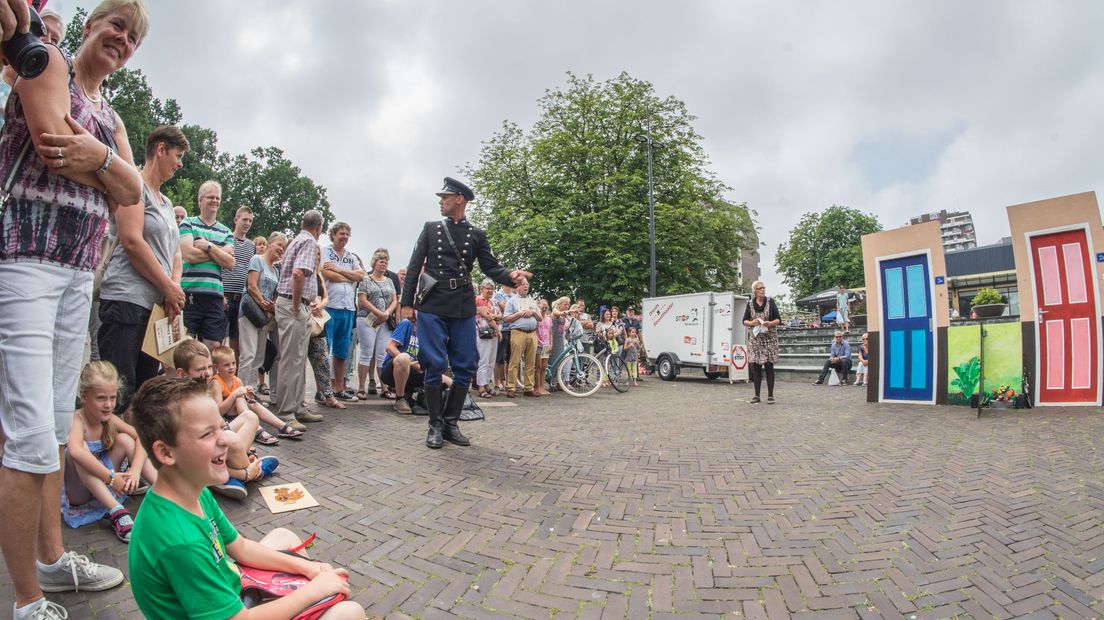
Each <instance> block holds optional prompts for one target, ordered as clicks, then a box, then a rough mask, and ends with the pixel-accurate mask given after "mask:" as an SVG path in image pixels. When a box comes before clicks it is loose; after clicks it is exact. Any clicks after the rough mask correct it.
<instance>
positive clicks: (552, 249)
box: [466, 73, 754, 305]
mask: <svg viewBox="0 0 1104 620" xmlns="http://www.w3.org/2000/svg"><path fill="white" fill-rule="evenodd" d="M537 105H538V106H539V108H540V110H541V116H540V118H539V119H538V120H537V121H536V123H534V125H533V127H532V128H530V129H529V130H528V131H526V130H523V129H522V128H521V127H519V126H518V125H517V124H516V123H513V122H510V121H506V122H504V123H503V125H502V128H501V130H499V131H498V132H497V133H495V134H494V135H493V136H492V137H491V138H490V139H488V140H486V141H485V142H484V143H483V145H482V149H481V152H480V157H479V161H478V162H477V163H476V164H474V165H469V166H468V168H467V170H466V173H467V174H468V176H469V178H470V179H471V180H472V182H473V183H474V185H475V190H476V195H477V196H476V203H475V204H474V205H472V206H471V207H470V214H471V216H472V218H473V220H474V221H476V222H477V223H478V224H480V225H481V226H483V227H485V228H486V230H487V234H488V237H489V238H490V240H491V244H492V246H493V247H494V248H495V251H496V253H497V254H498V255H499V257H500V259H501V260H502V262H503V264H505V265H508V266H518V267H525V268H528V270H529V271H532V272H533V274H534V275H533V282H532V286H533V289H534V290H535V291H536V292H537V293H539V294H541V295H544V296H552V295H561V294H568V295H572V296H577V297H578V296H581V297H584V298H586V299H588V300H593V301H602V302H610V303H616V304H621V305H627V304H636V303H639V301H640V299H641V298H643V297H645V296H647V295H648V286H649V273H650V271H649V238H648V175H647V150H646V148H644V147H643V146H642V145H641V144H640V143H639V142H638V141H637V140H636V139H634V136H636V135H638V134H644V133H646V132H647V131H648V130H649V128H650V131H651V135H652V137H653V138H654V139H655V140H659V141H661V142H663V143H664V146H663V147H662V148H656V149H654V150H653V173H654V187H655V229H656V274H657V275H656V288H657V291H656V292H657V294H659V295H665V294H676V293H686V292H693V291H703V290H725V289H727V290H733V289H736V288H737V287H739V286H740V285H741V283H740V282H738V281H737V271H738V261H739V253H740V250H741V249H742V248H744V247H745V245H746V244H748V243H749V239H753V238H754V235H753V234H751V233H753V227H754V222H753V220H752V219H751V217H750V215H749V213H748V210H747V207H746V205H744V204H735V203H733V202H730V201H728V200H726V199H725V198H724V193H725V192H726V191H728V190H729V189H730V188H728V187H726V186H725V185H724V184H723V183H721V182H720V181H719V180H717V178H716V176H715V175H714V174H713V173H712V172H711V171H710V170H709V169H708V164H709V162H708V159H707V157H706V154H705V151H704V149H703V148H702V146H701V141H702V137H701V136H700V135H698V133H697V132H696V131H695V130H694V128H693V124H692V123H693V121H694V117H693V116H692V115H691V114H690V113H689V112H688V111H687V109H686V105H685V104H684V103H683V102H682V101H679V100H678V99H676V98H674V97H671V96H668V97H666V98H659V97H658V96H657V95H656V94H655V91H654V88H653V87H652V85H651V84H650V83H648V82H646V81H642V80H638V79H635V78H633V77H631V76H629V75H628V74H626V73H622V74H620V75H619V76H617V77H615V78H613V79H610V80H607V81H605V82H598V81H596V80H595V79H594V78H593V77H591V76H587V77H579V76H576V75H573V74H570V73H569V74H568V79H567V84H566V85H565V86H564V87H562V88H554V89H551V90H548V91H546V93H545V95H544V96H543V97H541V98H540V99H539V100H538V102H537Z"/></svg>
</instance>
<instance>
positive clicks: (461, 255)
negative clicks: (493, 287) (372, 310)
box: [401, 177, 532, 448]
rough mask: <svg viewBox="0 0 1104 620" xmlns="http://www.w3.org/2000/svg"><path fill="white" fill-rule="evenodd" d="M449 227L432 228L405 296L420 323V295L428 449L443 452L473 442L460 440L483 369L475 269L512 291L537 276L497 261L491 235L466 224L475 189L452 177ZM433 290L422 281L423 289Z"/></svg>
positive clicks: (406, 309)
mask: <svg viewBox="0 0 1104 620" xmlns="http://www.w3.org/2000/svg"><path fill="white" fill-rule="evenodd" d="M437 196H439V197H440V199H441V200H440V201H439V204H440V205H441V215H442V216H444V218H445V219H444V220H443V221H438V220H434V221H430V222H426V224H425V226H424V227H423V228H422V234H421V236H420V237H418V243H417V245H415V246H414V253H413V254H412V255H411V256H410V265H409V266H408V267H407V268H406V281H405V282H404V283H403V291H402V298H401V304H402V317H403V318H404V319H411V318H413V316H414V301H415V293H416V292H418V293H419V296H418V304H417V309H418V342H419V345H420V350H419V352H418V361H419V362H420V363H421V365H422V368H423V369H424V370H425V388H424V389H425V396H426V408H427V409H429V432H428V433H427V434H426V446H428V447H430V448H440V447H441V446H443V445H444V442H445V440H448V441H450V442H452V443H454V444H456V445H458V446H468V445H471V442H470V441H468V438H467V437H464V436H463V435H461V434H460V426H459V421H460V411H461V409H462V408H463V406H464V399H465V398H466V397H467V395H468V387H469V386H470V385H471V379H472V375H474V374H475V370H476V367H477V366H478V364H479V353H478V351H477V350H476V343H475V340H476V334H475V290H474V289H473V288H472V280H471V267H472V264H473V263H474V262H475V261H476V260H477V259H478V260H479V268H480V269H481V270H482V271H483V274H484V275H486V276H487V277H488V278H491V279H492V280H494V281H496V282H498V283H500V284H507V285H511V286H512V285H514V284H515V283H516V282H520V281H522V280H523V279H525V278H528V277H530V276H531V275H532V274H531V273H529V272H527V271H522V270H520V269H515V270H513V271H509V270H508V269H506V268H505V267H503V266H502V265H501V264H499V262H498V259H497V258H495V256H494V253H493V252H492V251H491V246H490V244H489V243H488V242H487V234H486V233H485V232H483V231H482V230H480V229H478V228H476V227H474V226H472V225H471V223H470V222H468V220H467V219H465V218H464V211H465V209H467V206H468V202H470V201H472V200H475V193H474V192H472V190H471V188H469V187H468V186H467V185H464V184H463V183H461V182H460V181H457V180H456V179H453V178H451V177H445V186H444V188H442V189H441V191H439V192H437ZM423 269H425V273H426V275H427V276H429V277H430V278H433V279H435V280H436V283H435V284H432V285H431V286H429V288H428V293H426V294H425V295H424V296H422V295H421V292H420V291H419V289H420V287H419V274H421V272H422V270H423ZM426 285H428V280H426V279H423V282H422V286H426ZM450 365H451V367H452V387H451V388H450V389H449V394H448V400H447V401H445V402H442V387H441V375H442V374H444V372H445V370H446V369H448V368H449V366H450Z"/></svg>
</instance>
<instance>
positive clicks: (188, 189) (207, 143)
mask: <svg viewBox="0 0 1104 620" xmlns="http://www.w3.org/2000/svg"><path fill="white" fill-rule="evenodd" d="M87 18H88V14H87V12H86V11H85V10H84V9H81V8H77V10H76V12H75V13H74V15H73V18H72V19H71V20H70V21H69V25H68V27H67V29H66V33H65V38H64V40H63V41H62V43H61V48H62V49H64V50H65V51H66V52H68V53H69V54H70V55H71V56H72V55H75V54H76V53H77V50H78V49H79V47H80V44H81V39H82V36H83V28H84V22H85V20H86V19H87ZM103 91H104V96H105V97H107V100H108V101H110V102H111V107H112V108H114V109H115V111H116V112H117V113H118V114H119V118H121V119H122V120H123V125H124V126H126V128H127V134H128V136H129V138H130V145H131V149H132V150H133V151H134V160H135V162H136V163H137V164H138V165H141V164H142V161H143V158H144V156H145V143H146V136H148V135H149V133H150V132H151V131H153V129H154V128H155V127H157V126H158V125H180V124H181V122H182V121H183V120H184V114H183V111H182V110H181V109H180V106H179V105H178V104H177V102H176V100H174V99H165V100H161V99H158V98H157V97H155V96H154V94H153V88H152V87H151V86H150V85H149V82H148V81H147V80H146V76H145V74H144V73H142V71H141V70H139V69H127V68H123V69H120V70H118V71H116V72H114V73H113V74H111V76H110V77H108V79H107V81H106V82H105V83H104V87H103ZM181 130H182V131H183V132H184V135H185V136H187V138H188V143H189V149H188V154H187V155H185V156H184V166H183V167H182V168H181V169H180V170H178V171H177V173H176V175H175V176H173V178H172V179H171V180H170V181H169V182H168V183H166V184H165V185H164V186H163V188H162V189H163V190H164V192H165V194H166V195H168V196H169V198H171V199H172V201H173V204H177V205H182V206H184V207H185V208H186V209H187V210H188V212H189V213H190V214H195V213H196V210H195V207H196V201H197V195H196V194H197V192H198V190H199V186H200V185H201V184H202V183H203V182H204V181H207V180H210V179H213V180H216V181H219V182H221V183H222V185H223V196H222V206H221V208H220V209H219V221H221V222H223V223H224V224H226V225H227V226H232V225H233V219H234V212H235V211H237V209H238V208H239V207H242V206H248V207H252V209H253V212H254V221H253V228H252V230H251V233H254V234H268V233H269V232H271V231H273V230H279V231H289V230H290V231H294V230H297V229H298V228H299V219H300V217H301V216H302V214H303V212H304V211H306V210H307V209H319V210H321V211H322V214H323V215H324V216H325V217H326V220H327V221H332V220H333V217H334V216H333V212H332V211H331V210H330V202H329V199H328V198H327V197H326V188H324V187H322V186H321V185H317V184H315V183H314V181H313V180H311V179H310V178H309V177H307V176H305V175H304V174H302V171H301V170H300V169H299V168H298V167H297V166H296V165H295V164H293V163H292V162H291V161H290V160H289V159H288V158H287V157H285V156H284V152H283V151H282V150H280V149H279V148H277V147H275V146H269V147H263V148H262V147H257V148H254V149H253V150H252V151H250V153H249V154H248V155H237V156H232V155H230V154H229V153H225V152H221V151H219V148H218V134H217V133H216V132H215V130H213V129H209V128H207V127H202V126H200V125H194V124H183V125H182V126H181Z"/></svg>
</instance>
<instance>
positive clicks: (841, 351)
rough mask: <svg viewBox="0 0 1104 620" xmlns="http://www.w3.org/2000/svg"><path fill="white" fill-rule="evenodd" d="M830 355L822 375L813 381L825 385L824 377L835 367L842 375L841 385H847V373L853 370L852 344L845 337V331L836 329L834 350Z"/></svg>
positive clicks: (821, 371) (822, 369) (815, 383)
mask: <svg viewBox="0 0 1104 620" xmlns="http://www.w3.org/2000/svg"><path fill="white" fill-rule="evenodd" d="M828 355H829V357H828V359H827V360H826V361H825V362H824V367H823V368H821V369H820V377H818V378H817V380H816V381H814V382H813V385H823V384H824V377H827V376H828V371H829V370H830V369H833V368H834V369H835V370H836V372H838V373H839V375H840V385H847V373H849V372H851V345H850V344H848V342H847V341H846V340H844V339H843V332H841V331H839V330H836V337H835V340H833V341H832V351H831V353H829V354H828Z"/></svg>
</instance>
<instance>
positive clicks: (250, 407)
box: [211, 347, 303, 446]
mask: <svg viewBox="0 0 1104 620" xmlns="http://www.w3.org/2000/svg"><path fill="white" fill-rule="evenodd" d="M211 361H212V362H213V363H214V365H215V380H214V381H212V382H211V397H212V398H214V399H215V402H216V403H217V404H218V406H219V413H220V414H222V417H224V418H227V419H233V418H236V417H238V416H239V415H241V414H243V413H245V412H247V411H252V412H253V413H255V414H256V415H257V419H258V420H259V421H260V422H264V423H265V424H268V425H269V426H272V427H274V428H276V429H277V430H276V437H273V436H272V435H270V434H269V433H268V432H267V431H265V430H264V429H262V428H258V429H257V433H256V434H255V435H254V437H253V439H254V441H256V442H257V443H259V444H261V445H265V446H275V445H279V443H280V439H302V438H303V431H300V430H296V429H294V428H292V427H291V424H288V423H287V422H284V421H283V420H281V419H280V418H278V417H276V414H274V413H272V412H271V411H269V410H268V409H267V408H266V407H265V406H264V405H262V404H261V403H259V402H257V397H256V396H255V395H254V394H253V388H251V387H248V386H246V385H243V384H242V380H241V378H239V377H238V376H237V374H236V373H237V371H238V362H237V359H236V358H235V357H234V350H233V349H231V348H230V347H217V348H216V349H215V350H214V351H211ZM277 437H279V438H280V439H277Z"/></svg>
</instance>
